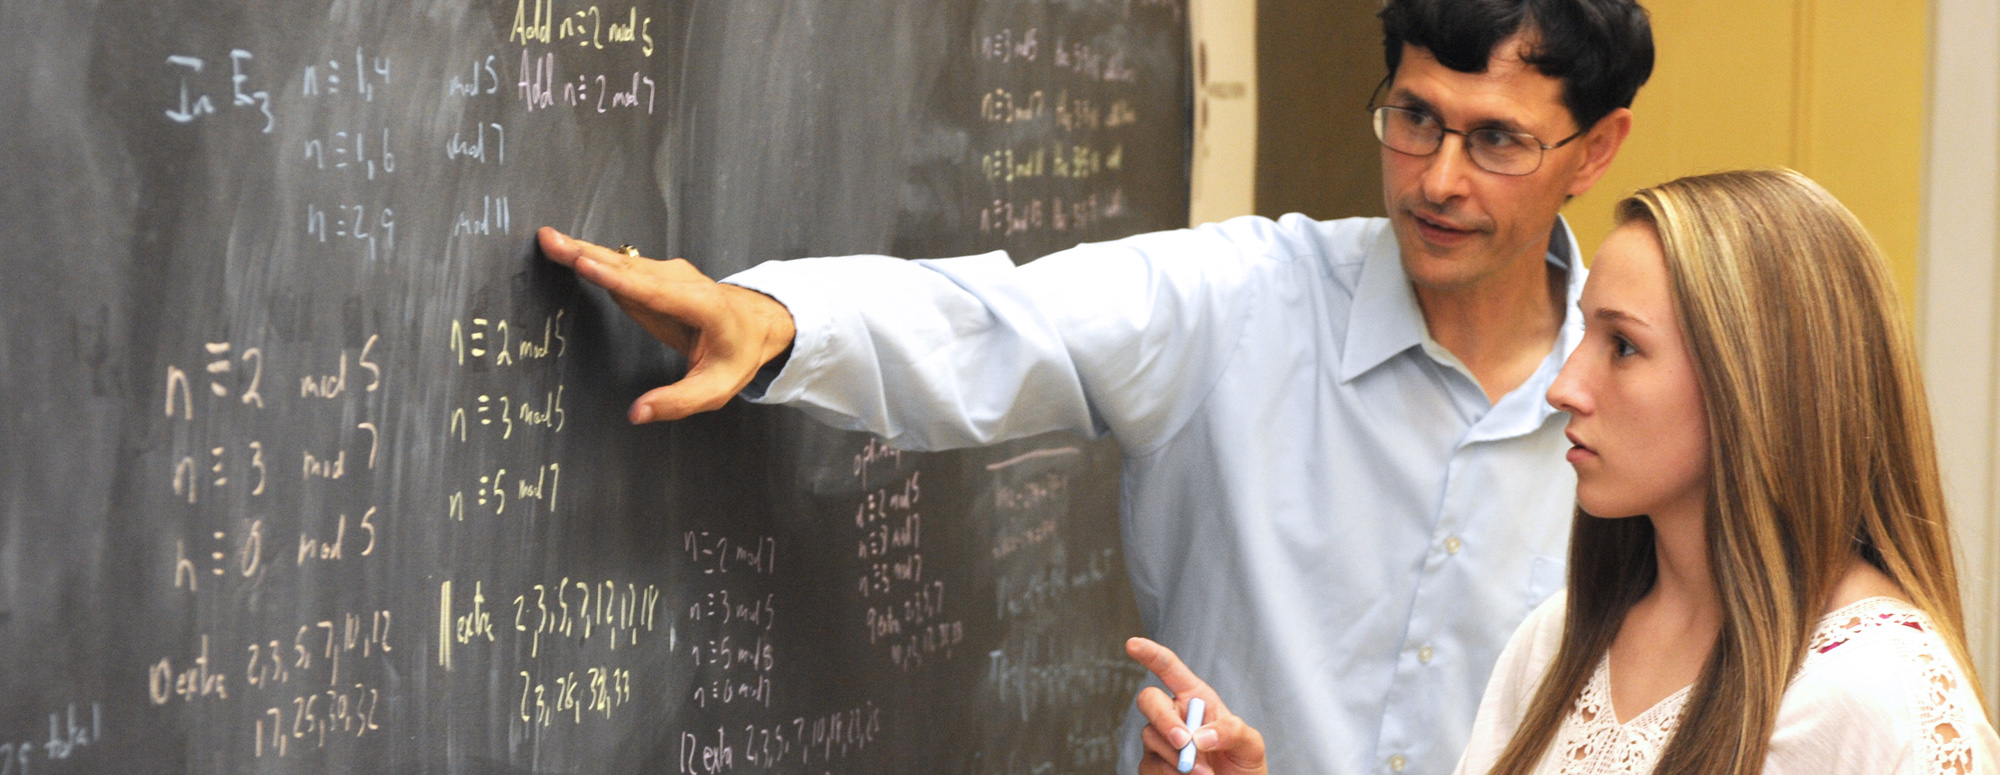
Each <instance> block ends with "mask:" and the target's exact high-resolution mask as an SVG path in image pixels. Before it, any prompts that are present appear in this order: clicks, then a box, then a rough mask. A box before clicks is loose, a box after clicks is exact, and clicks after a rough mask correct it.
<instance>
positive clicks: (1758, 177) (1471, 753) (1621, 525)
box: [1128, 171, 2000, 775]
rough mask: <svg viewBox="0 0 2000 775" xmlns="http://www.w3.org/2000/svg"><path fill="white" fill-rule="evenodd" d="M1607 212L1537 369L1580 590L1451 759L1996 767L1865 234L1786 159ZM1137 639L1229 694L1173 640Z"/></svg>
mask: <svg viewBox="0 0 2000 775" xmlns="http://www.w3.org/2000/svg"><path fill="white" fill-rule="evenodd" d="M1617 221H1618V224H1619V226H1618V228H1617V229H1616V230H1615V231H1614V232H1613V233H1612V234H1611V236H1610V237H1608V238H1607V239H1606V240H1605V242H1604V246H1603V247H1602V248H1601V249H1600V250H1599V252H1598V256H1597V259H1596V261H1595V263H1594V264H1593V266H1592V268H1591V275H1590V279H1589V282H1588V284H1587V285H1586V287H1585V289H1584V292H1583V298H1582V301H1581V304H1580V307H1581V310H1582V313H1583V316H1584V319H1585V334H1584V338H1583V341H1582V342H1581V344H1579V345H1578V347H1577V349H1576V351H1575V352H1574V353H1572V354H1571V356H1570V358H1569V361H1568V362H1567V363H1566V364H1565V365H1564V367H1563V372H1562V374H1561V376H1560V377H1558V378H1557V380H1556V383H1555V385H1554V386H1552V387H1551V388H1550V389H1549V402H1550V403H1551V404H1554V405H1555V406H1556V407H1557V408H1559V409H1562V410H1564V411H1566V412H1568V413H1569V414H1570V422H1569V427H1568V435H1569V438H1570V440H1571V442H1572V443H1573V444H1575V446H1574V447H1573V448H1572V449H1571V450H1570V453H1569V460H1570V462H1571V464H1572V465H1574V466H1575V468H1576V471H1577V506H1578V509H1577V516H1576V519H1575V522H1574V524H1573V526H1572V528H1571V544H1570V564H1569V574H1570V579H1569V590H1570V591H1569V592H1568V594H1567V595H1557V596H1556V597H1555V598H1553V599H1551V600H1550V601H1548V602H1547V603H1544V604H1543V605H1542V606H1541V607H1540V608H1538V609H1537V610H1536V611H1535V612H1534V613H1533V614H1530V615H1529V617H1528V620H1527V621H1526V622H1524V623H1523V624H1522V625H1521V627H1520V629H1519V630H1518V631H1516V633H1515V635H1514V638H1513V640H1512V641H1511V642H1510V643H1509V645H1508V646H1507V649H1506V650H1505V651H1504V652H1503V653H1502V654H1501V657H1500V661H1499V664H1498V665H1497V666H1496V667H1495V669H1494V672H1493V677H1492V679H1491V681H1490V683H1489V684H1488V686H1487V690H1486V696H1485V698H1484V700H1482V701H1481V704H1480V709H1479V715H1478V719H1477V721H1475V722H1474V728H1473V734H1472V740H1471V743H1470V745H1469V746H1468V748H1467V750H1466V752H1465V756H1464V758H1463V759H1462V760H1461V762H1460V764H1459V772H1461V773H1468V774H1471V773H1489V772H1490V773H1495V774H1496V775H1500V774H1504V775H1525V774H1526V773H1562V774H1564V775H1568V774H1570V773H1619V774H1620V775H1626V774H1630V773H1649V772H1660V773H1733V774H1737V775H1748V774H1749V773H1758V772H1769V773H1811V774H1812V775H1823V774H1824V773H1831V772H1856V773H1861V772H1866V773H1892V772H1893V773H1952V774H1953V775H1959V774H1962V773H2000V763H1997V762H1996V761H1995V759H1996V757H2000V739H1997V738H1996V737H1995V734H1994V730H1993V727H1992V726H1991V724H1990V723H1988V721H1987V720H1986V717H1985V714H1984V711H1983V709H1982V707H1981V698H1980V696H1979V690H1978V685H1977V683H1976V682H1975V681H1974V679H1973V676H1972V672H1971V669H1970V666H1971V664H1972V662H1971V660H1970V659H1969V658H1968V655H1967V652H1966V648H1965V639H1964V628H1963V619H1962V616H1961V613H1960V606H1959V597H1958V583H1957V576H1956V572H1955V570H1954V569H1953V565H1952V553H1951V546H1950V540H1949V531H1948V528H1947V524H1946V520H1945V513H1944V512H1945V510H1944V502H1943V494H1942V492H1941V490H1940V486H1939V481H1938V473H1937V458H1936V454H1935V450H1934V448H1933V443H1932V439H1931V429H1930V417H1929V411H1928V409H1927V407H1926V405H1925V400H1924V391H1923V385H1922V383H1921V381H1920V379H1919V377H1918V375H1917V364H1916V360H1915V356H1914V348H1913V345H1912V343H1911V340H1910V336H1909V333H1908V331H1907V330H1906V329H1905V326H1904V324H1903V322H1902V316H1901V313H1900V312H1899V311H1898V310H1897V307H1896V303H1895V300H1894V294H1893V291H1892V290H1891V288H1890V285H1889V281H1888V275H1887V271H1886V268H1885V266H1884V263H1883V261H1882V257H1881V255H1880V251H1879V250H1878V249H1877V248H1876V247H1875V245H1874V243H1873V242H1872V241H1871V240H1870V239H1869V238H1868V236H1867V234H1866V232H1865V231H1864V230H1863V229H1862V227H1861V225H1860V223H1859V222H1858V221H1856V220H1855V218H1854V216H1853V215H1852V214H1851V213H1849V212H1848V211H1847V210H1846V209H1845V208H1843V207H1841V205H1840V204H1839V203H1838V202H1837V201H1835V200H1834V199H1833V197H1832V196H1831V195H1829V194H1827V193H1826V191H1825V190H1823V189H1821V188H1820V187H1819V186H1818V185H1816V184H1814V183H1813V182H1812V181H1810V180H1807V179H1806V178H1805V177H1804V176H1801V175H1799V174H1797V173H1793V172H1788V171H1760V172H1731V173H1723V174H1718V175H1708V176H1701V177H1694V178H1684V179H1681V180H1676V181H1673V182H1671V183H1667V184H1665V185H1662V186H1658V187H1656V188H1652V189H1648V190H1645V191H1641V192H1639V193H1637V194H1634V195H1633V196H1631V197H1629V198H1627V199H1626V200H1625V201H1623V202H1621V203H1620V204H1619V206H1618V212H1617ZM1128 650H1129V651H1130V652H1131V653H1132V655H1133V656H1134V658H1136V659H1139V660H1140V661H1141V662H1143V663H1145V664H1147V666H1148V667H1151V668H1154V670H1155V672H1156V673H1159V674H1160V675H1161V678H1162V679H1163V681H1165V682H1166V683H1167V686H1168V687H1170V688H1175V689H1176V690H1177V693H1179V694H1183V695H1193V696H1200V695H1201V694H1202V693H1204V692H1206V694H1207V698H1208V701H1209V702H1210V703H1211V707H1218V705H1219V704H1218V701H1217V698H1215V697H1214V696H1213V692H1212V691H1210V690H1208V688H1207V687H1206V686H1205V685H1201V684H1200V682H1199V680H1198V679H1195V678H1194V677H1193V676H1191V675H1187V674H1186V671H1185V668H1182V667H1179V660H1178V659H1175V658H1174V657H1173V655H1172V653H1171V652H1168V651H1167V650H1166V649H1164V648H1162V647H1160V646H1158V645H1157V644H1153V643H1151V642H1149V641H1143V640H1142V639H1135V640H1134V642H1133V643H1131V644H1129V645H1128ZM1170 676H1171V678H1172V680H1167V679H1169V677H1170ZM1183 688H1185V689H1186V690H1187V691H1178V690H1180V689H1183ZM1139 704H1140V707H1141V710H1142V711H1144V712H1145V713H1146V714H1147V716H1148V718H1150V719H1151V720H1152V722H1153V723H1152V725H1151V726H1150V727H1149V728H1148V729H1147V732H1146V735H1145V736H1146V742H1147V747H1148V752H1149V755H1148V757H1147V763H1146V768H1147V771H1157V772H1167V771H1171V765H1169V764H1168V762H1170V761H1173V760H1174V759H1175V758H1177V757H1175V756H1173V754H1174V753H1175V752H1176V751H1177V746H1176V745H1175V744H1176V743H1180V742H1182V741H1185V740H1186V739H1188V737H1187V733H1186V731H1185V730H1180V731H1178V732H1177V731H1176V730H1175V726H1176V725H1177V724H1179V723H1180V722H1178V721H1176V720H1175V719H1173V714H1174V713H1175V712H1177V711H1180V710H1182V709H1183V708H1184V707H1185V699H1182V700H1181V701H1180V702H1179V703H1176V702H1175V701H1174V700H1169V699H1168V698H1167V697H1166V695H1165V694H1164V693H1163V692H1160V691H1159V690H1157V689H1150V690H1148V691H1147V692H1144V693H1142V694H1141V695H1140V698H1139ZM1210 718H1212V719H1216V720H1215V721H1214V722H1213V723H1212V724H1210V725H1209V726H1205V727H1203V728H1202V729H1201V731H1200V732H1199V733H1198V734H1196V735H1195V736H1194V739H1195V742H1196V744H1197V746H1198V747H1200V748H1201V749H1202V750H1203V752H1204V753H1203V758H1204V763H1205V766H1207V767H1209V768H1212V769H1213V770H1215V771H1217V772H1261V771H1262V769H1263V744H1262V740H1261V738H1260V737H1259V736H1258V735H1257V734H1256V732H1255V730H1252V729H1250V728H1249V727H1248V726H1247V725H1245V724H1243V722H1242V720H1241V719H1237V718H1235V717H1233V716H1229V715H1228V714H1227V711H1226V710H1224V711H1221V713H1220V718H1217V717H1216V715H1214V714H1210Z"/></svg>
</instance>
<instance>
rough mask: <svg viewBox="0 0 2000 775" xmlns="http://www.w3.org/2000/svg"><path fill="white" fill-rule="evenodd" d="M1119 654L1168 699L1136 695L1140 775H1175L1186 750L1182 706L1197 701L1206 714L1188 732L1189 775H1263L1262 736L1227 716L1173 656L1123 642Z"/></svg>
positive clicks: (1137, 641) (1140, 641)
mask: <svg viewBox="0 0 2000 775" xmlns="http://www.w3.org/2000/svg"><path fill="white" fill-rule="evenodd" d="M1125 653H1126V654H1129V655H1131V657H1132V659H1133V660H1134V661H1136V662H1138V663H1139V664H1141V665H1145V666H1146V669H1147V670H1151V671H1153V675H1156V676H1159V677H1160V683H1163V684H1166V686H1167V689H1169V690H1171V691H1172V692H1173V693H1174V694H1173V696H1172V697H1169V696H1167V693H1166V692H1163V691H1160V690H1159V688H1158V687H1152V686H1148V687H1146V688H1145V689H1142V690H1140V691H1139V698H1138V700H1136V703H1137V704H1138V706H1139V712H1140V713H1141V714H1144V715H1145V716H1146V722H1147V723H1146V729H1145V731H1144V732H1143V733H1142V734H1141V737H1142V738H1143V739H1144V740H1145V743H1146V758H1145V760H1143V761H1141V762H1139V773H1140V775H1179V773H1180V768H1179V764H1180V760H1181V747H1182V746H1185V745H1187V742H1188V739H1189V735H1188V729H1187V706H1188V700H1191V699H1194V698H1196V697H1200V698H1201V700H1202V703H1203V704H1205V705H1207V706H1208V709H1207V710H1206V711H1205V712H1203V713H1202V716H1203V718H1201V719H1199V722H1200V726H1199V727H1198V728H1197V729H1196V730H1195V731H1194V735H1193V739H1194V745H1195V750H1196V754H1195V760H1194V771H1193V772H1194V773H1195V775H1264V736H1263V735H1262V734H1259V733H1258V732H1257V730H1255V729H1252V728H1250V725H1249V724H1245V723H1243V719H1242V718H1240V717H1238V716H1236V715H1235V714H1233V713H1230V712H1229V707H1228V706H1226V705H1223V704H1222V698H1221V697H1219V696H1217V695H1216V693H1215V690H1214V689H1211V688H1209V686H1208V684H1207V683H1205V682H1203V681H1202V680H1201V679H1200V678H1197V677H1196V676H1195V674H1194V673H1193V672H1192V671H1190V670H1188V668H1187V665H1186V664H1183V663H1182V662H1181V658H1180V657H1178V656H1175V655H1174V652H1173V650H1171V649H1169V648H1167V647H1165V646H1162V645H1160V644H1158V643H1154V642H1152V641H1150V640H1147V639H1145V638H1133V639H1131V640H1128V641H1125Z"/></svg>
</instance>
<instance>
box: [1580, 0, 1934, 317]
mask: <svg viewBox="0 0 2000 775" xmlns="http://www.w3.org/2000/svg"><path fill="white" fill-rule="evenodd" d="M1641 2H1642V3H1643V4H1644V5H1645V6H1646V8H1647V9H1648V10H1649V11H1650V12H1651V13H1652V19H1653V40H1654V45H1655V47H1656V49H1657V51H1658V59H1657V61H1658V64H1657V65H1656V66H1655V67H1654V69H1653V79H1652V81H1650V82H1649V83H1647V85H1646V87H1645V88H1644V89H1641V90H1640V91H1639V98H1638V100H1637V101H1636V102H1635V103H1634V104H1633V106H1632V109H1633V112H1634V113H1635V114H1636V120H1635V121H1634V124H1633V131H1632V137H1631V138H1630V139H1629V140H1627V141H1626V144H1625V149H1624V151H1622V152H1621V153H1620V155H1619V159H1618V162H1617V163H1616V164H1614V165H1612V168H1611V172H1610V173H1609V174H1608V175H1606V176H1605V178H1604V180H1603V181H1601V182H1599V183H1598V184H1597V187H1596V188H1594V189H1592V190H1591V192H1590V193H1589V194H1586V195H1584V196H1581V197H1578V198H1577V199H1576V200H1575V201H1572V202H1571V203H1570V204H1569V206H1568V207H1567V208H1566V209H1565V210H1564V214H1565V215H1566V216H1567V217H1568V218H1569V220H1570V223H1571V224H1572V225H1573V226H1574V227H1575V228H1576V232H1577V239H1578V241H1579V242H1581V243H1582V244H1583V246H1584V249H1585V251H1587V252H1591V251H1595V250H1596V245H1597V243H1598V242H1599V241H1600V240H1602V239H1603V238H1604V234H1605V233H1606V232H1607V231H1609V230H1610V228H1611V206H1612V205H1613V204H1615V203H1616V202H1617V200H1618V199H1619V197H1622V196H1623V195H1625V194H1626V193H1629V192H1631V191H1632V190H1633V189H1636V188H1640V187H1642V186H1646V185H1649V184H1652V183H1657V182H1660V181H1664V180H1668V179H1671V178H1674V177H1678V176H1681V175H1690V174H1695V173H1701V172H1711V171H1715V170H1724V169H1733V168H1740V167H1768V166H1785V167H1791V168H1793V169H1796V170H1798V171H1800V172H1803V173H1805V174H1806V175H1808V176H1811V177H1812V178H1813V179H1814V180H1817V181H1819V182H1820V184H1821V185H1824V186H1826V188H1827V190H1829V191H1832V192H1833V194H1834V196H1837V197H1839V198H1840V200H1841V201H1842V202H1844V203H1846V205H1847V206H1848V208H1849V209H1852V210H1853V211H1854V213H1855V214H1856V215H1858V216H1860V218H1861V221H1862V223H1864V224H1866V225H1867V226H1868V230H1869V231H1870V233H1872V234H1874V236H1875V239H1876V241H1877V242H1880V243H1881V245H1882V248H1883V250H1884V251H1885V252H1886V253H1888V255H1889V263H1890V268H1891V270H1892V271H1893V273H1894V274H1895V278H1896V284H1897V286H1898V290H1900V291H1901V292H1902V294H1903V298H1904V300H1905V303H1906V304H1908V305H1914V303H1915V299H1917V298H1918V295H1917V248H1918V228H1919V223H1920V219H1921V207H1922V197H1921V190H1922V182H1923V181H1922V177H1923V160H1924V149H1923V142H1924V135H1925V113H1924V108H1925V91H1926V90H1925V74H1926V62H1927V61H1928V59H1929V47H1928V35H1927V31H1928V30H1929V18H1928V13H1929V4H1928V3H1927V2H1925V1H1924V0H1749V1H1746V0H1651V1H1650V2H1647V1H1646V0H1641ZM1911 309H1914V307H1913V306H1912V307H1911Z"/></svg>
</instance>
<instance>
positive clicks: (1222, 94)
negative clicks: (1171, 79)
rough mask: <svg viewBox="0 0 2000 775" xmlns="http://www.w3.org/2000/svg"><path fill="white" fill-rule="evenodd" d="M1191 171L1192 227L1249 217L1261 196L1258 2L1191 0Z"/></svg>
mask: <svg viewBox="0 0 2000 775" xmlns="http://www.w3.org/2000/svg"><path fill="white" fill-rule="evenodd" d="M1188 21H1189V25H1188V26H1189V34H1190V35H1191V36H1192V37H1193V38H1194V40H1193V44H1194V45H1193V47H1192V49H1193V54H1194V77H1195V87H1194V88H1195V113H1194V169H1193V171H1192V181H1191V182H1190V188H1189V197H1188V200H1189V201H1188V225H1190V226H1192V225H1198V224H1203V223H1210V222H1213V221H1220V220H1224V219H1228V218H1234V217H1236V216H1238V215H1249V214H1250V213H1252V212H1254V211H1255V207H1256V193H1257V3H1256V2H1254V0H1193V2H1192V3H1191V4H1190V7H1189V9H1188Z"/></svg>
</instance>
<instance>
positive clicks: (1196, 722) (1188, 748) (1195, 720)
mask: <svg viewBox="0 0 2000 775" xmlns="http://www.w3.org/2000/svg"><path fill="white" fill-rule="evenodd" d="M1202 705H1203V703H1202V701H1201V698H1200V697H1196V698H1194V699H1192V700H1188V716H1187V730H1188V742H1187V745H1184V746H1181V763H1180V770H1181V772H1187V771H1188V770H1192V769H1194V730H1195V728H1197V727H1200V726H1201V712H1202V710H1204V708H1202Z"/></svg>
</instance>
